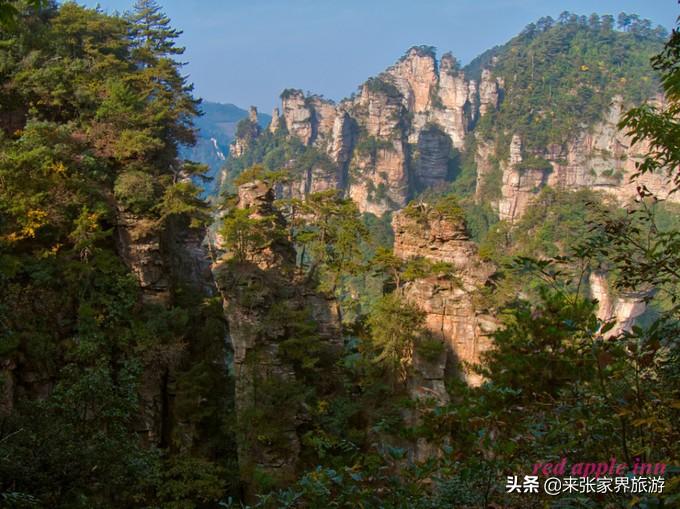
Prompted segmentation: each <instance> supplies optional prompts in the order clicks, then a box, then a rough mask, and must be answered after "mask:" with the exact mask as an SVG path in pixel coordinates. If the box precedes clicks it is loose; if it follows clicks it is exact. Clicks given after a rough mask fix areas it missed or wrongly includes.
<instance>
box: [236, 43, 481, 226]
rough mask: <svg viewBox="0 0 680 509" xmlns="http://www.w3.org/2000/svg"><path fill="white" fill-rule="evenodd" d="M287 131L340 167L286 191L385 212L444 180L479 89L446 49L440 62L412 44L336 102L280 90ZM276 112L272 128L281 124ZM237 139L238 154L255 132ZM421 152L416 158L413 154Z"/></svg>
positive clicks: (313, 174)
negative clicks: (332, 195) (335, 197)
mask: <svg viewBox="0 0 680 509" xmlns="http://www.w3.org/2000/svg"><path fill="white" fill-rule="evenodd" d="M281 100H282V115H281V117H280V118H281V120H280V121H281V123H284V124H285V126H286V128H287V131H288V133H289V135H290V136H292V137H294V138H297V139H298V140H299V141H301V142H302V143H303V144H304V145H306V146H310V147H314V148H316V149H317V150H319V151H320V152H321V153H323V154H326V155H328V156H329V158H330V159H331V161H332V162H333V163H334V164H335V165H336V167H335V168H328V167H321V166H320V167H319V168H312V169H311V170H310V171H309V172H308V173H307V174H306V175H302V176H301V177H298V178H297V180H296V181H294V182H293V183H292V184H291V185H290V189H289V190H288V194H290V195H291V196H304V195H305V194H307V193H310V192H316V191H319V190H325V189H329V188H336V189H340V190H343V191H345V192H346V193H347V194H348V195H349V196H351V197H352V198H353V199H354V200H355V201H356V202H357V205H358V206H359V209H360V210H361V211H363V212H371V213H373V214H376V215H382V214H384V213H385V212H388V211H392V210H397V209H399V208H401V207H403V206H404V205H405V204H406V202H407V201H408V200H409V199H410V198H411V197H412V196H413V195H414V193H415V192H416V190H421V189H424V188H427V187H432V186H438V185H441V184H442V183H444V182H446V181H447V179H448V177H449V175H448V161H449V157H450V154H451V147H455V148H458V149H461V148H462V147H463V145H464V142H465V136H466V134H467V132H468V130H469V127H470V124H471V121H472V118H473V115H474V114H475V108H476V106H475V105H476V104H477V90H476V86H475V85H474V83H473V82H469V81H468V80H466V78H465V76H464V75H463V73H462V71H459V70H458V68H457V64H456V62H455V59H454V58H453V57H452V56H451V55H450V54H446V55H444V56H443V57H442V60H441V66H439V65H438V63H437V60H436V59H435V57H434V54H433V53H432V51H431V50H429V49H427V48H412V49H411V50H409V51H408V52H407V53H406V55H404V57H403V58H402V59H400V60H399V61H398V62H397V63H396V64H395V65H394V66H392V67H390V68H389V69H387V70H386V71H385V72H384V73H382V74H380V75H379V76H378V77H376V78H371V79H370V80H368V81H367V82H366V83H365V84H364V85H362V87H361V90H360V93H359V94H358V95H357V96H356V97H353V98H350V99H347V100H344V101H342V102H341V103H339V104H334V103H333V102H331V101H327V100H325V99H323V98H322V97H319V96H314V95H312V96H308V97H305V95H304V94H303V92H302V91H300V90H290V89H289V90H285V91H284V92H283V93H282V94H281ZM277 118H279V117H278V115H277V112H275V113H274V114H273V115H272V124H271V125H270V126H269V130H270V131H272V132H274V131H275V130H276V129H278V125H279V124H278V122H277V121H276V119H277ZM245 134H246V138H248V139H244V140H238V139H237V140H236V141H235V142H234V144H233V148H232V151H231V154H232V157H236V158H238V157H240V156H241V155H242V154H243V150H244V149H245V148H246V147H247V146H248V143H249V138H252V134H253V133H252V132H246V133H245ZM413 154H415V155H420V156H421V157H417V158H412V155H413Z"/></svg>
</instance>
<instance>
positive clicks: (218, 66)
mask: <svg viewBox="0 0 680 509" xmlns="http://www.w3.org/2000/svg"><path fill="white" fill-rule="evenodd" d="M133 2H134V0H99V1H89V0H85V1H83V0H81V1H79V3H82V4H85V5H88V6H90V7H94V6H96V5H99V6H100V8H101V9H103V10H104V11H107V12H116V11H118V12H124V11H127V10H129V9H130V8H131V6H132V4H133ZM158 3H159V4H160V5H161V6H162V7H163V9H164V10H165V12H166V14H168V16H170V18H171V19H172V22H173V26H174V27H175V28H178V29H180V30H182V31H183V32H184V33H183V35H182V37H181V38H180V40H179V43H180V44H181V45H183V46H185V47H186V53H185V54H184V61H186V62H188V64H187V66H186V67H185V71H186V73H187V74H188V75H189V80H190V81H191V82H193V84H194V86H195V94H196V95H197V96H198V97H202V98H204V99H205V100H209V101H216V102H224V103H233V104H236V105H238V106H240V107H243V108H246V107H248V106H250V105H255V106H257V107H258V109H259V110H260V111H262V112H265V113H269V112H271V110H272V108H273V107H274V106H277V105H278V103H279V99H278V97H279V94H280V93H281V91H282V90H283V89H285V88H300V89H302V90H305V91H311V92H314V93H318V94H322V95H324V96H325V97H327V98H330V99H333V100H339V99H342V98H343V97H346V96H348V95H349V94H351V93H352V92H354V91H355V90H356V89H357V87H358V86H359V85H360V84H361V83H362V82H363V81H365V80H366V79H367V78H368V77H370V76H375V75H376V74H378V73H380V72H381V71H382V70H384V69H385V68H386V67H389V66H390V65H391V64H392V63H394V62H395V61H396V60H397V59H398V58H399V57H400V56H401V55H402V54H404V52H405V51H406V50H407V49H408V48H410V47H411V46H414V45H421V44H426V45H429V46H435V47H436V48H437V49H438V53H439V54H440V55H441V54H443V53H445V52H446V51H451V52H452V53H453V54H454V56H456V58H458V60H460V61H461V62H462V63H463V64H466V63H467V62H469V61H470V60H472V59H473V58H474V57H475V56H477V55H479V54H480V53H482V52H483V51H485V50H487V49H489V48H492V47H493V46H496V45H498V44H503V43H504V42H506V41H507V40H509V39H510V38H512V37H513V36H514V35H516V34H517V33H519V32H520V31H521V30H522V28H524V27H525V26H526V25H527V24H529V23H531V22H532V21H535V20H537V19H538V18H540V17H542V16H547V15H550V16H553V17H554V18H557V16H558V15H559V14H560V12H562V11H565V10H567V11H571V12H574V13H576V14H586V15H588V14H591V13H592V12H597V13H598V14H613V15H614V16H616V14H618V13H619V12H621V11H624V12H627V13H635V14H638V15H640V16H641V17H643V18H649V19H651V20H652V21H653V22H654V23H655V24H661V25H663V26H665V27H666V28H668V29H669V30H670V29H671V28H672V27H673V24H674V22H675V19H676V17H677V16H678V15H679V14H680V8H679V6H678V3H677V0H596V1H593V0H158Z"/></svg>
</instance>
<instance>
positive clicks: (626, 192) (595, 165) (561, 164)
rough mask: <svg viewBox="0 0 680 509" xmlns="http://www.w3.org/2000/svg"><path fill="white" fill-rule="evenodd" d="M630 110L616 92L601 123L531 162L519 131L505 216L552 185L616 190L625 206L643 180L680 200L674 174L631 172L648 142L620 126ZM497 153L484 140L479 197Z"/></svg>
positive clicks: (505, 189)
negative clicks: (633, 177) (670, 181)
mask: <svg viewBox="0 0 680 509" xmlns="http://www.w3.org/2000/svg"><path fill="white" fill-rule="evenodd" d="M662 101H663V98H661V97H657V98H656V99H655V102H657V103H660V102H662ZM627 109H628V106H626V105H624V103H623V100H622V98H621V97H620V96H615V97H614V98H613V100H612V102H611V104H610V108H609V111H608V112H607V115H606V116H605V118H604V119H603V120H602V121H601V122H598V123H597V124H595V125H594V126H592V127H590V128H587V129H583V130H582V131H581V132H580V133H579V134H578V135H577V136H576V138H575V139H573V140H571V141H570V142H568V143H567V144H566V145H565V146H564V147H562V146H559V145H550V146H548V147H545V149H544V150H542V151H540V152H538V153H534V154H528V155H529V156H533V158H530V159H529V162H528V164H527V161H526V159H527V157H526V156H527V154H525V153H524V151H523V148H522V140H521V138H520V137H519V136H518V135H516V134H515V135H513V136H512V140H511V143H510V147H509V150H510V156H509V158H508V159H507V160H506V161H501V162H500V168H501V171H502V187H501V197H500V199H499V201H498V203H497V204H496V206H497V208H498V213H499V217H500V218H501V219H504V220H507V221H509V222H515V221H517V220H518V219H520V218H521V217H522V215H523V214H524V212H525V211H526V210H527V207H529V206H530V204H531V199H532V198H533V197H534V196H535V195H536V194H538V192H539V191H540V189H541V188H542V187H544V186H546V185H549V186H552V187H554V188H556V189H562V190H565V191H570V190H576V189H580V188H589V189H595V190H599V191H602V192H605V193H607V194H610V195H612V196H613V197H614V198H615V199H616V200H617V201H618V202H619V203H620V204H621V205H624V204H625V203H628V202H630V201H631V200H632V199H634V198H635V197H636V195H637V187H638V186H640V185H645V186H647V187H648V188H649V190H650V191H652V192H654V193H655V194H656V195H657V196H659V197H660V198H667V199H669V200H670V201H678V200H680V197H678V196H675V195H668V189H669V185H668V179H667V178H666V177H665V176H664V175H659V174H653V175H649V174H647V175H644V176H642V177H640V178H639V179H638V180H637V181H635V182H631V180H630V177H631V175H633V174H634V173H635V171H636V170H635V164H636V163H637V162H639V161H640V160H641V158H642V156H643V154H645V153H646V151H647V148H648V147H646V146H644V145H643V144H633V143H632V140H631V139H630V137H629V136H627V135H626V134H625V132H622V131H620V130H619V129H618V127H617V125H618V123H619V121H620V120H621V117H622V114H623V112H624V111H626V110H627ZM493 155H494V152H493V150H491V149H490V147H489V146H488V143H485V142H484V141H481V142H480V143H478V148H477V168H478V179H477V196H478V197H479V196H480V195H481V194H482V193H481V189H482V187H483V186H484V183H485V178H487V177H488V174H489V172H490V171H491V169H492V167H493V163H492V162H491V159H492V158H493ZM537 158H538V160H540V164H537V165H535V166H534V167H532V165H531V161H536V160H537ZM545 163H547V165H546V164H545Z"/></svg>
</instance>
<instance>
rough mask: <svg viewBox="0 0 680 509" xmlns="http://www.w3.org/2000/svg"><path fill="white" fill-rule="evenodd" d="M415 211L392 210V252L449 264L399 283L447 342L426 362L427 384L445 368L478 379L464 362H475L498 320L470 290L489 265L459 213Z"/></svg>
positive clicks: (473, 381)
mask: <svg viewBox="0 0 680 509" xmlns="http://www.w3.org/2000/svg"><path fill="white" fill-rule="evenodd" d="M409 209H411V207H409ZM415 211H416V212H415V213H414V212H413V209H411V210H409V211H403V212H398V213H396V214H395V215H394V218H393V221H392V227H393V230H394V235H395V242H394V252H395V254H396V255H397V256H399V257H401V258H403V259H410V258H415V257H423V258H426V259H428V260H431V261H433V262H444V263H448V264H451V266H452V268H453V270H452V271H451V272H450V273H449V272H448V271H447V272H446V273H442V274H432V275H430V276H428V277H425V278H422V279H417V280H415V281H413V282H410V283H408V284H406V285H405V286H404V288H403V292H404V296H405V298H406V299H407V300H409V301H410V302H412V303H414V304H415V305H416V306H418V307H419V308H420V309H422V310H423V311H424V312H425V314H426V324H427V328H428V329H429V331H430V332H431V333H432V335H433V337H435V338H439V339H440V340H441V341H442V342H443V343H444V344H445V346H446V348H445V351H446V352H447V355H445V356H443V357H442V358H441V359H440V362H439V363H438V364H437V365H436V366H432V365H429V366H428V373H429V375H428V377H427V379H428V380H430V382H429V383H430V385H432V386H433V387H432V390H435V388H436V387H437V386H438V383H436V381H437V380H441V381H443V379H444V374H445V373H447V372H455V373H458V374H459V375H460V376H462V377H463V378H464V379H465V380H466V381H467V382H468V383H470V384H471V385H478V384H479V383H480V382H481V381H482V380H481V377H480V376H479V375H477V374H476V373H474V372H473V371H472V370H471V369H469V366H467V364H476V363H478V362H479V361H480V356H481V354H482V353H483V352H484V351H486V350H488V349H489V348H490V347H491V344H492V343H491V338H490V334H491V333H492V332H493V331H494V330H496V328H497V322H496V320H495V319H494V318H493V317H492V316H491V315H489V314H488V313H487V312H486V310H484V309H483V308H482V307H481V306H480V304H479V303H478V299H476V298H475V294H476V292H477V291H478V290H479V289H480V288H481V287H482V286H484V284H486V282H487V281H488V279H489V277H490V275H491V274H492V273H493V272H494V267H493V266H491V265H490V264H488V263H485V262H483V261H482V260H481V259H480V258H479V256H478V255H477V248H476V245H475V244H474V242H472V241H471V240H470V237H469V235H468V234H467V231H466V229H465V223H464V221H463V220H462V219H460V218H452V217H446V216H445V215H443V214H442V213H440V212H439V211H437V210H436V209H434V208H432V207H430V206H429V205H428V204H421V205H418V206H417V207H415ZM430 364H431V363H430ZM433 373H438V374H439V375H440V378H438V377H437V376H433V375H432V374H433Z"/></svg>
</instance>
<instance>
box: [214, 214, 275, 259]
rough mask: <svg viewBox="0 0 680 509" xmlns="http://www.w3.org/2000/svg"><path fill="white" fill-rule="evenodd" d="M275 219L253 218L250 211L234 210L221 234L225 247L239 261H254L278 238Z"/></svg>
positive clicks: (227, 218) (228, 215)
mask: <svg viewBox="0 0 680 509" xmlns="http://www.w3.org/2000/svg"><path fill="white" fill-rule="evenodd" d="M276 230H277V226H276V219H275V218H274V217H251V211H250V210H248V209H233V210H231V211H230V212H229V213H228V214H227V216H225V218H224V222H223V223H222V228H221V229H220V234H221V235H222V238H223V244H224V247H225V248H226V249H227V250H228V251H230V252H231V253H233V256H235V257H236V259H237V260H239V261H252V260H253V257H255V256H257V255H258V253H260V252H261V251H262V250H263V249H264V248H265V247H266V246H268V245H269V244H270V243H271V242H272V241H273V240H274V239H275V238H276Z"/></svg>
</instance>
